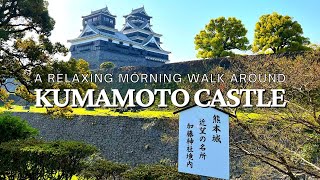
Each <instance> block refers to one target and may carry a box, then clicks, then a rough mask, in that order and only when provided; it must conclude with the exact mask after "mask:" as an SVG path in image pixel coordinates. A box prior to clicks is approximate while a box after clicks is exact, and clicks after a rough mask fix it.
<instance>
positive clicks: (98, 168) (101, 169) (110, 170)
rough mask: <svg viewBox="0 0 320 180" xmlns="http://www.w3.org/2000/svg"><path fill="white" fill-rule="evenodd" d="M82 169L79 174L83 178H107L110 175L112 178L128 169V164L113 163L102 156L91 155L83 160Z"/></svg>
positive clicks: (98, 179) (99, 179)
mask: <svg viewBox="0 0 320 180" xmlns="http://www.w3.org/2000/svg"><path fill="white" fill-rule="evenodd" d="M84 167H85V168H84V169H83V170H82V172H81V174H80V175H81V176H82V177H83V178H85V179H96V180H102V179H108V178H110V177H112V178H113V179H114V180H115V179H116V178H117V177H120V175H121V173H123V172H125V171H126V170H128V169H129V166H128V165H125V164H120V163H115V162H112V161H108V160H105V159H103V158H99V157H98V158H97V157H91V158H90V159H88V160H86V161H85V162H84Z"/></svg>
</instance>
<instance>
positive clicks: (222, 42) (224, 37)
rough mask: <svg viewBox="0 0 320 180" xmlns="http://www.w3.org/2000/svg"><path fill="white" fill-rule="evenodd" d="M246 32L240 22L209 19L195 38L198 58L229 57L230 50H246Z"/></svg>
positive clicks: (236, 20)
mask: <svg viewBox="0 0 320 180" xmlns="http://www.w3.org/2000/svg"><path fill="white" fill-rule="evenodd" d="M246 34H247V30H246V28H245V27H244V25H243V24H242V23H241V21H240V20H238V19H236V18H234V17H229V18H228V19H226V18H225V17H219V18H217V19H211V21H210V22H209V24H207V25H206V26H205V29H204V30H202V31H200V33H199V34H197V35H196V37H195V41H194V43H195V46H196V50H198V54H197V56H198V57H199V58H214V57H224V56H230V55H233V54H234V53H233V52H232V50H248V49H249V46H248V44H249V41H248V39H247V38H246Z"/></svg>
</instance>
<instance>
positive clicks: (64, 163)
mask: <svg viewBox="0 0 320 180" xmlns="http://www.w3.org/2000/svg"><path fill="white" fill-rule="evenodd" d="M94 152H96V149H95V148H94V147H93V146H91V145H86V144H84V143H80V142H74V141H56V142H43V141H40V140H34V139H28V140H15V141H10V142H5V143H2V144H1V145H0V164H1V166H0V179H6V178H9V179H39V178H40V179H71V177H72V176H73V175H76V174H78V173H80V171H81V169H82V164H81V161H82V160H83V159H84V158H86V157H88V156H90V155H91V154H93V153H94Z"/></svg>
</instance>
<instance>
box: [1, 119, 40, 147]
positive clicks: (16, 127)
mask: <svg viewBox="0 0 320 180" xmlns="http://www.w3.org/2000/svg"><path fill="white" fill-rule="evenodd" d="M37 134H38V130H36V129H34V128H32V127H31V126H30V125H29V124H28V122H27V121H25V120H22V119H21V118H20V117H17V116H12V115H10V114H8V113H5V114H1V115H0V143H2V142H8V141H11V140H16V139H26V138H29V137H33V136H36V135H37Z"/></svg>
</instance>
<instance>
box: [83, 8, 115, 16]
mask: <svg viewBox="0 0 320 180" xmlns="http://www.w3.org/2000/svg"><path fill="white" fill-rule="evenodd" d="M101 13H102V14H105V15H108V16H111V17H117V16H115V15H112V14H111V13H110V11H109V9H108V6H106V7H104V8H102V9H98V10H95V11H91V14H89V15H87V16H82V18H85V17H90V16H93V15H96V14H101Z"/></svg>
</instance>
